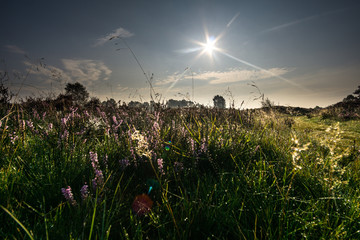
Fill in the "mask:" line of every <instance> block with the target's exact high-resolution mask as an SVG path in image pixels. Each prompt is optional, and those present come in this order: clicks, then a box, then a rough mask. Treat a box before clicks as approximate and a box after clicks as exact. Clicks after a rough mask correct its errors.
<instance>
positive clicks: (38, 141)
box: [0, 102, 360, 239]
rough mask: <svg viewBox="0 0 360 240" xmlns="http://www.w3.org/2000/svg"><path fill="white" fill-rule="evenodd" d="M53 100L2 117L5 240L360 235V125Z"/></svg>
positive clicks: (0, 190) (0, 198) (0, 189)
mask: <svg viewBox="0 0 360 240" xmlns="http://www.w3.org/2000/svg"><path fill="white" fill-rule="evenodd" d="M41 104H43V105H42V106H40V105H38V106H32V108H27V107H24V106H21V105H15V106H14V108H13V109H12V111H11V113H10V114H8V113H7V112H4V115H3V116H1V126H0V137H1V139H0V141H1V145H0V205H1V209H0V222H1V224H0V236H1V238H2V239H301V238H306V239H357V238H360V232H359V229H360V206H359V205H360V204H359V203H360V200H359V197H360V188H359V186H360V185H359V183H360V171H359V170H360V169H359V168H360V152H359V149H360V147H359V142H358V139H360V132H359V129H360V126H359V125H360V122H359V121H358V120H351V121H342V122H339V123H337V121H335V120H331V119H322V118H321V117H318V116H312V117H305V116H296V117H294V116H290V115H287V114H280V113H276V112H274V111H268V112H265V111H261V110H244V111H239V110H234V109H229V110H219V109H209V108H201V109H195V108H194V109H180V110H171V109H163V108H158V109H156V110H155V111H153V112H149V111H145V110H139V109H131V108H126V107H119V108H105V107H103V108H101V107H99V108H97V109H93V110H92V109H85V108H82V107H78V108H75V107H73V108H70V109H68V110H64V111H56V110H55V108H54V107H53V106H52V105H51V104H48V103H45V102H43V103H41ZM85 186H87V187H85ZM69 187H70V188H69ZM150 188H151V189H150ZM62 189H63V190H62ZM65 193H66V194H65ZM141 194H148V195H149V197H150V198H151V200H152V202H153V205H152V206H151V207H149V208H148V209H147V210H144V212H145V213H144V214H139V213H138V214H137V213H136V212H134V211H133V208H134V199H135V197H136V196H139V195H141Z"/></svg>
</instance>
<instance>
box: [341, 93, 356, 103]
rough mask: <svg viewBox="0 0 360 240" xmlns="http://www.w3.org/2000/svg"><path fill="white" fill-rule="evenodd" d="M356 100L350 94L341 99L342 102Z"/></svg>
mask: <svg viewBox="0 0 360 240" xmlns="http://www.w3.org/2000/svg"><path fill="white" fill-rule="evenodd" d="M356 100H357V98H356V97H355V96H354V95H352V94H350V95H348V96H347V97H346V98H344V99H343V102H354V101H356Z"/></svg>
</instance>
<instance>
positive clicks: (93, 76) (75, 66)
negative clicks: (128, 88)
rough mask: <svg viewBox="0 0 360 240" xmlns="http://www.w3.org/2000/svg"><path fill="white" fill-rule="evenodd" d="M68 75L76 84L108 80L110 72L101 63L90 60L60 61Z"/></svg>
mask: <svg viewBox="0 0 360 240" xmlns="http://www.w3.org/2000/svg"><path fill="white" fill-rule="evenodd" d="M61 61H62V63H63V64H64V68H65V70H66V72H67V73H68V75H69V76H70V77H71V78H72V79H73V80H74V81H77V82H82V83H90V84H91V83H92V82H95V81H98V80H108V79H109V77H110V76H111V73H112V71H111V70H110V69H109V68H108V67H107V66H106V65H105V64H104V63H103V62H102V61H96V60H90V59H62V60H61Z"/></svg>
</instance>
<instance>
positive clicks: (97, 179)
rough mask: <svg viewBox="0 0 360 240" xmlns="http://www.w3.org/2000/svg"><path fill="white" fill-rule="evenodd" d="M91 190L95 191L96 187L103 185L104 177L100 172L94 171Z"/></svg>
mask: <svg viewBox="0 0 360 240" xmlns="http://www.w3.org/2000/svg"><path fill="white" fill-rule="evenodd" d="M92 184H93V188H94V190H96V188H97V187H102V186H103V185H104V175H103V173H102V171H101V170H98V169H96V170H95V178H94V179H93V180H92Z"/></svg>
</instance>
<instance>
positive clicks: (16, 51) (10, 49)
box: [4, 45, 26, 54]
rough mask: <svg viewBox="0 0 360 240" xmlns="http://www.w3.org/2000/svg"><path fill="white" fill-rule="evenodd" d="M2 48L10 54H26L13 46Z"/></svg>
mask: <svg viewBox="0 0 360 240" xmlns="http://www.w3.org/2000/svg"><path fill="white" fill-rule="evenodd" d="M4 47H5V48H6V49H7V50H8V51H9V52H12V53H18V54H26V52H25V51H24V50H22V49H21V48H19V47H18V46H15V45H5V46H4Z"/></svg>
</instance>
